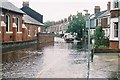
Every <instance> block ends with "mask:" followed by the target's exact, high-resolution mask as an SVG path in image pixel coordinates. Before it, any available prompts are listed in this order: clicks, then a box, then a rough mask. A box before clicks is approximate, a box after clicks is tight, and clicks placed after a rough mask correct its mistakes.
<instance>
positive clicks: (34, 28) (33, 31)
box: [25, 23, 38, 40]
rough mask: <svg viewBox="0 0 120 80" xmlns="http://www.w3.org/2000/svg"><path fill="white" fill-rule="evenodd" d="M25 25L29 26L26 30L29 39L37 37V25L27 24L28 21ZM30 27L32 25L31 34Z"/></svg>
mask: <svg viewBox="0 0 120 80" xmlns="http://www.w3.org/2000/svg"><path fill="white" fill-rule="evenodd" d="M25 26H26V27H27V30H26V37H27V40H32V39H35V38H36V37H37V35H36V36H35V30H36V33H37V31H38V27H37V25H33V24H27V23H26V24H25ZM28 27H30V36H28Z"/></svg>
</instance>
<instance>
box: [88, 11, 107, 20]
mask: <svg viewBox="0 0 120 80" xmlns="http://www.w3.org/2000/svg"><path fill="white" fill-rule="evenodd" d="M108 13H109V11H108V10H104V11H101V12H98V13H95V14H91V15H90V16H89V17H90V19H95V18H100V17H102V16H106V15H107V14H108Z"/></svg>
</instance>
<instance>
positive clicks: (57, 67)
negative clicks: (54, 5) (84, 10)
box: [2, 38, 118, 78]
mask: <svg viewBox="0 0 120 80" xmlns="http://www.w3.org/2000/svg"><path fill="white" fill-rule="evenodd" d="M87 55H88V52H87V51H86V52H85V51H83V50H82V49H81V44H80V42H78V41H75V42H73V43H66V42H65V41H64V40H63V39H62V38H55V42H54V43H52V44H43V45H39V46H33V47H30V48H26V49H22V50H16V51H11V52H6V53H3V61H2V62H3V78H87V76H88V59H87V58H88V56H87ZM117 72H118V54H117V53H114V54H112V53H109V54H106V53H99V54H98V53H97V54H95V55H94V60H93V62H90V70H89V77H90V78H116V77H117Z"/></svg>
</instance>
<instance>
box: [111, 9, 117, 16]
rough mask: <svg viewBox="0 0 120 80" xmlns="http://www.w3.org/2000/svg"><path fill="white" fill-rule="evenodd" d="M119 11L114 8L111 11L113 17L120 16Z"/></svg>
mask: <svg viewBox="0 0 120 80" xmlns="http://www.w3.org/2000/svg"><path fill="white" fill-rule="evenodd" d="M118 14H119V11H118V10H112V11H111V18H116V17H118Z"/></svg>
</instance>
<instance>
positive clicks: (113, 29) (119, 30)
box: [110, 0, 120, 49]
mask: <svg viewBox="0 0 120 80" xmlns="http://www.w3.org/2000/svg"><path fill="white" fill-rule="evenodd" d="M119 16H120V1H119V0H112V1H111V10H110V17H111V20H110V23H111V24H110V48H117V49H118V48H120V46H119V43H120V21H119V20H120V19H119Z"/></svg>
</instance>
